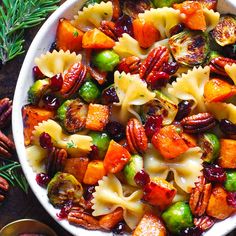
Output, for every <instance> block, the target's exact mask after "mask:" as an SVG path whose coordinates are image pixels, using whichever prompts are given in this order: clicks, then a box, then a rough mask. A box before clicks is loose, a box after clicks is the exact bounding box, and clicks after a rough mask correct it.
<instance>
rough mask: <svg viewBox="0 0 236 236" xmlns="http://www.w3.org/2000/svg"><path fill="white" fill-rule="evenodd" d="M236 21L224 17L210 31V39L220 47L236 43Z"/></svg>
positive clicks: (231, 17)
mask: <svg viewBox="0 0 236 236" xmlns="http://www.w3.org/2000/svg"><path fill="white" fill-rule="evenodd" d="M235 28H236V19H235V17H233V16H230V15H225V16H221V17H220V21H219V23H218V24H217V26H216V27H215V28H214V30H213V31H212V34H211V35H212V37H213V38H214V39H215V41H216V42H217V43H218V44H219V45H220V46H226V45H229V44H233V43H235V42H236V34H235Z"/></svg>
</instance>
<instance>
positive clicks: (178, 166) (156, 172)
mask: <svg viewBox="0 0 236 236" xmlns="http://www.w3.org/2000/svg"><path fill="white" fill-rule="evenodd" d="M201 156H202V150H201V148H199V147H194V148H189V149H188V150H187V151H186V152H185V153H183V154H181V155H180V156H178V157H177V158H175V159H174V160H169V161H167V160H165V159H164V158H163V157H162V156H161V155H160V153H158V151H157V150H156V149H155V148H154V147H153V146H152V145H151V144H150V145H149V147H148V150H147V151H146V153H145V155H144V168H145V170H146V171H147V172H148V173H149V174H150V176H151V177H156V176H157V177H161V178H164V179H166V177H167V176H168V173H169V172H170V171H172V172H173V174H174V181H175V183H176V184H177V185H178V186H179V187H180V188H181V189H182V190H184V191H185V192H187V193H189V192H190V191H191V188H192V187H194V186H195V185H194V183H195V182H196V180H197V178H198V176H200V175H201V170H202V168H203V167H202V159H201Z"/></svg>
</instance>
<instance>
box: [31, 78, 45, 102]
mask: <svg viewBox="0 0 236 236" xmlns="http://www.w3.org/2000/svg"><path fill="white" fill-rule="evenodd" d="M48 87H49V80H48V79H42V80H37V81H35V82H34V84H33V85H32V86H31V87H30V89H29V91H28V101H29V102H30V103H32V104H34V105H36V104H38V102H39V100H40V99H41V97H42V95H43V94H44V93H45V92H46V90H47V89H48Z"/></svg>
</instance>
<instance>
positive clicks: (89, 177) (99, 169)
mask: <svg viewBox="0 0 236 236" xmlns="http://www.w3.org/2000/svg"><path fill="white" fill-rule="evenodd" d="M104 175H106V170H105V168H104V164H103V161H100V160H93V161H90V162H89V164H88V167H87V169H86V172H85V175H84V179H83V183H84V184H89V185H94V184H97V182H98V181H99V180H100V179H102V177H103V176H104Z"/></svg>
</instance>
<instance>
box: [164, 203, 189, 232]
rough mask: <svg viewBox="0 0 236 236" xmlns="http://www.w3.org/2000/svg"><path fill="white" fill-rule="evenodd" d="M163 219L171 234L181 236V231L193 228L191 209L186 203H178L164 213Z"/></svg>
mask: <svg viewBox="0 0 236 236" xmlns="http://www.w3.org/2000/svg"><path fill="white" fill-rule="evenodd" d="M162 218H163V220H164V222H165V224H166V226H167V228H168V229H169V231H170V232H172V233H175V234H180V232H181V230H184V229H185V228H188V227H192V226H193V216H192V213H191V210H190V207H189V205H188V204H187V203H185V202H176V203H175V204H173V205H172V206H170V207H169V208H167V210H165V211H164V212H163V213H162Z"/></svg>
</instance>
